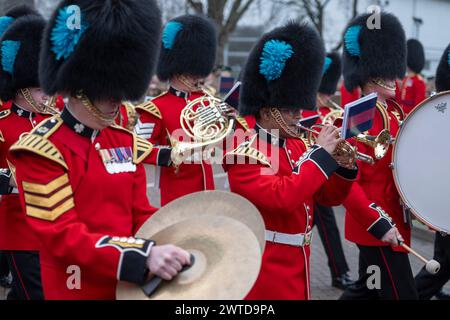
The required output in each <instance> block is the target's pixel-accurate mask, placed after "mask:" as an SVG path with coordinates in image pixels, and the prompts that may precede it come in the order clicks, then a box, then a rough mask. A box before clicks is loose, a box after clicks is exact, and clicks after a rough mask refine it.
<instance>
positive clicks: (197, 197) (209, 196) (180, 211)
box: [136, 190, 266, 252]
mask: <svg viewBox="0 0 450 320" xmlns="http://www.w3.org/2000/svg"><path fill="white" fill-rule="evenodd" d="M203 215H206V216H212V215H220V216H226V217H230V218H233V219H235V220H238V221H240V222H242V223H244V224H245V225H247V226H248V227H249V228H250V229H251V230H252V231H253V233H254V234H255V235H256V238H257V239H258V242H259V245H260V247H261V252H263V251H264V246H265V244H266V241H265V225H264V221H263V219H262V217H261V214H260V213H259V211H258V209H257V208H256V207H255V206H254V205H253V204H252V203H251V202H250V201H248V200H247V199H245V198H244V197H241V196H240V195H237V194H235V193H231V192H226V191H218V190H214V191H201V192H196V193H191V194H188V195H186V196H184V197H181V198H178V199H176V200H174V201H172V202H170V203H168V204H167V205H165V206H164V207H162V208H161V209H159V210H158V211H157V212H156V213H155V214H154V215H153V216H152V217H151V218H150V219H149V220H147V221H146V222H145V223H144V224H143V225H142V226H141V228H140V230H139V231H138V232H137V234H136V237H142V236H143V235H144V234H145V235H152V234H155V233H157V232H159V231H161V230H163V229H165V228H167V227H168V226H170V225H172V224H173V223H174V221H181V220H183V219H189V218H192V217H194V216H203Z"/></svg>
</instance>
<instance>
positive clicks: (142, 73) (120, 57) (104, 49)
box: [39, 0, 161, 101]
mask: <svg viewBox="0 0 450 320" xmlns="http://www.w3.org/2000/svg"><path fill="white" fill-rule="evenodd" d="M69 5H78V6H79V7H80V9H81V14H82V17H83V20H85V21H87V23H88V25H89V27H88V28H87V30H86V31H85V33H84V34H83V35H82V37H81V39H80V41H79V42H78V45H77V46H76V47H75V51H74V52H72V54H71V55H70V56H69V57H68V58H67V59H61V60H56V55H55V54H54V53H53V52H52V51H51V47H52V44H51V41H50V34H51V31H52V29H53V27H54V25H55V18H56V17H57V15H58V12H59V9H61V8H64V7H66V6H69ZM160 32H161V13H160V10H159V8H158V6H157V5H156V3H155V1H154V0H64V1H62V2H61V3H60V4H59V5H58V7H57V9H56V10H55V12H54V13H53V15H52V17H51V19H50V22H49V23H48V26H47V29H46V30H45V34H44V40H43V45H42V50H41V55H40V69H39V77H40V80H41V85H42V87H43V88H44V90H45V91H46V93H47V94H50V95H54V94H56V93H62V94H70V95H76V94H77V93H80V92H82V93H83V94H85V95H86V96H87V97H88V98H90V99H91V100H92V101H101V100H109V99H115V100H132V101H133V100H138V99H140V98H141V97H142V95H144V93H145V92H146V90H147V87H148V85H149V83H150V80H151V76H152V73H153V71H154V66H155V63H156V59H157V54H158V50H159V43H160Z"/></svg>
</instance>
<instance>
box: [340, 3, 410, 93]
mask: <svg viewBox="0 0 450 320" xmlns="http://www.w3.org/2000/svg"><path fill="white" fill-rule="evenodd" d="M371 16H372V14H363V15H359V16H357V17H356V18H354V19H353V20H352V21H350V23H349V24H348V26H347V28H346V30H345V33H344V54H343V74H344V84H345V87H346V89H347V90H348V91H353V89H354V88H356V87H362V86H363V85H364V84H366V83H367V82H368V81H369V80H370V79H374V78H382V79H392V80H394V79H397V78H403V77H404V75H405V72H406V38H405V31H404V30H403V27H402V25H401V23H400V21H399V20H398V19H397V17H395V16H394V15H392V14H389V13H385V12H381V13H380V26H379V28H377V26H373V28H369V27H368V21H369V20H370V18H371Z"/></svg>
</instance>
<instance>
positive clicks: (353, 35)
mask: <svg viewBox="0 0 450 320" xmlns="http://www.w3.org/2000/svg"><path fill="white" fill-rule="evenodd" d="M361 29H362V27H361V26H359V25H356V26H351V27H350V28H348V29H347V31H346V32H345V35H344V44H345V49H346V50H347V52H348V53H349V54H350V55H351V56H354V57H359V56H360V55H361V48H360V47H359V40H358V38H359V33H360V32H361Z"/></svg>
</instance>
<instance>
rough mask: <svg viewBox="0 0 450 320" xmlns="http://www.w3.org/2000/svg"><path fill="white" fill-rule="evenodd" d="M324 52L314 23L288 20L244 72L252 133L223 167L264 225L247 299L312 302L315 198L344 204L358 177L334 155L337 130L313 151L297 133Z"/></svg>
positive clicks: (244, 106) (244, 104) (329, 130)
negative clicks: (253, 281) (260, 254)
mask: <svg viewBox="0 0 450 320" xmlns="http://www.w3.org/2000/svg"><path fill="white" fill-rule="evenodd" d="M324 55H325V52H324V48H323V43H322V41H321V39H320V37H319V35H318V34H317V32H316V31H315V30H314V29H313V28H312V27H310V26H308V25H305V24H298V23H294V22H290V23H288V24H286V25H285V26H283V27H281V28H277V29H274V30H273V31H271V32H269V33H267V34H265V35H264V36H263V37H262V38H261V40H260V41H259V42H258V43H257V45H256V46H255V48H254V49H253V50H252V52H251V53H250V56H249V59H248V61H247V64H246V66H245V69H244V71H243V78H242V79H243V82H242V83H243V85H242V89H241V90H242V91H241V95H240V105H239V111H240V113H241V114H242V115H243V116H246V118H247V121H248V123H253V124H254V126H253V128H254V130H253V132H252V133H251V134H250V135H249V139H248V140H247V141H243V142H242V140H241V142H242V143H241V144H240V145H238V146H237V148H236V149H234V150H233V151H230V152H228V153H227V154H226V157H225V160H224V165H223V166H224V169H225V171H226V172H227V173H228V178H229V182H230V188H231V191H232V192H235V193H238V194H240V195H242V196H243V197H245V198H247V199H248V200H249V201H251V202H252V203H253V204H254V205H255V206H256V207H257V208H258V209H259V210H260V212H261V214H262V217H263V219H264V222H265V225H266V247H265V252H264V256H263V261H262V267H261V271H260V274H259V277H258V279H257V281H256V284H255V285H254V287H253V289H252V290H251V291H250V293H249V295H248V296H247V299H258V300H259V299H293V300H304V299H310V287H309V283H310V277H309V255H310V243H311V235H312V230H311V228H312V225H313V212H314V202H315V201H318V202H320V203H322V204H324V205H337V204H339V203H341V202H342V201H343V199H344V198H345V197H346V195H347V192H348V190H349V189H350V187H351V184H352V181H353V179H355V178H356V175H357V170H351V169H345V168H342V167H340V166H339V164H338V162H337V161H336V159H335V158H333V156H332V155H331V154H332V153H333V151H334V150H335V148H336V146H337V144H338V143H339V142H340V141H341V139H339V138H337V137H336V136H337V134H338V132H337V131H338V130H337V128H334V127H331V126H327V127H325V129H323V130H322V132H321V133H320V134H319V136H318V138H317V144H316V145H314V146H313V147H312V148H311V149H309V151H307V152H305V151H306V150H307V146H306V144H305V143H304V142H303V141H302V140H301V139H300V138H299V137H300V134H299V131H298V128H297V122H298V121H299V119H300V110H301V109H305V108H306V109H313V108H314V107H315V105H316V93H317V89H318V88H319V84H320V80H321V76H322V69H323V63H324V59H325V56H324ZM255 123H256V124H255ZM237 138H238V139H239V137H237Z"/></svg>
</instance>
